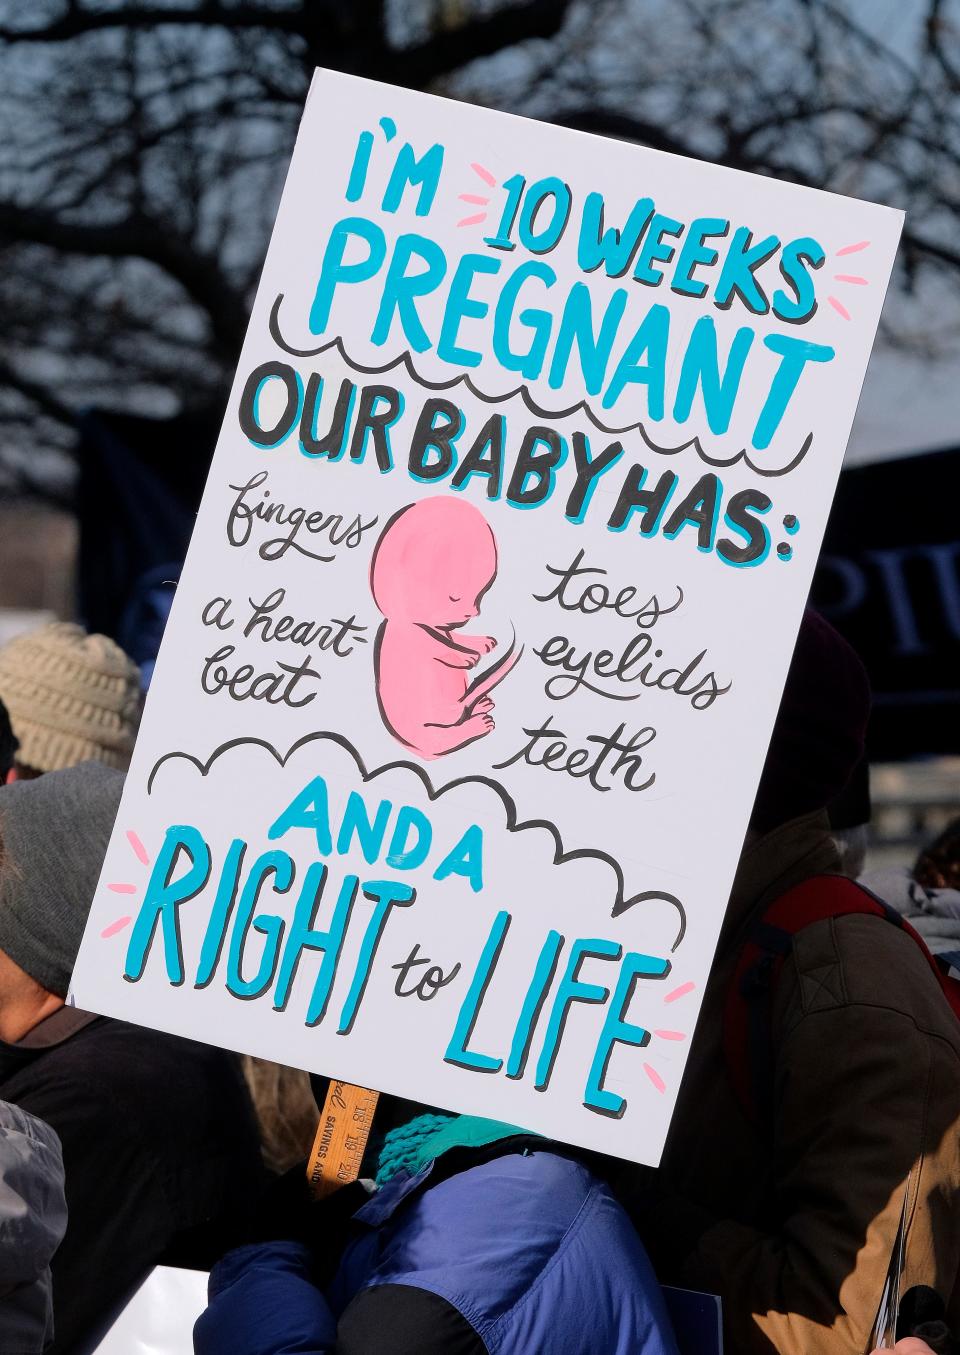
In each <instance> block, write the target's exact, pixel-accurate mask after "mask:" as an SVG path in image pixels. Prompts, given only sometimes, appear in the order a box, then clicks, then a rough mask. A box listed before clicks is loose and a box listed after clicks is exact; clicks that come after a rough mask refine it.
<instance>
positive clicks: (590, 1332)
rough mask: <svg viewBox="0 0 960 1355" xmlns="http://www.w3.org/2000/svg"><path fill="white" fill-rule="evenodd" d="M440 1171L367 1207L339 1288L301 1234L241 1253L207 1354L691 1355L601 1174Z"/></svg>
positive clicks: (554, 1158)
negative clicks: (319, 1275)
mask: <svg viewBox="0 0 960 1355" xmlns="http://www.w3.org/2000/svg"><path fill="white" fill-rule="evenodd" d="M435 1167H436V1164H435V1163H432V1162H431V1163H429V1164H428V1165H427V1166H425V1167H424V1168H423V1170H422V1171H420V1172H418V1173H417V1174H416V1175H415V1176H408V1175H406V1174H403V1173H402V1174H401V1175H399V1176H397V1177H394V1179H393V1180H391V1181H390V1182H388V1184H387V1185H386V1186H384V1187H383V1188H382V1189H381V1190H380V1191H378V1192H377V1194H376V1195H374V1196H373V1197H372V1198H371V1199H370V1200H369V1201H368V1202H367V1203H366V1204H365V1205H363V1207H362V1208H361V1209H360V1210H359V1211H358V1212H357V1214H356V1215H355V1216H354V1217H355V1222H357V1223H359V1224H362V1225H363V1231H362V1233H361V1234H360V1236H359V1237H357V1238H356V1239H355V1240H354V1241H353V1242H351V1244H350V1245H349V1246H348V1248H347V1249H346V1251H345V1253H344V1256H343V1258H342V1261H341V1264H340V1268H339V1270H338V1272H337V1275H336V1278H335V1280H334V1282H333V1284H332V1286H331V1287H330V1289H329V1290H328V1291H327V1293H326V1294H323V1293H321V1292H320V1290H319V1289H317V1288H316V1287H315V1286H314V1284H313V1283H312V1282H311V1279H310V1264H311V1257H310V1253H309V1252H308V1250H307V1249H306V1248H305V1247H302V1246H300V1245H299V1244H297V1243H294V1242H273V1243H269V1244H266V1245H261V1246H252V1247H242V1248H240V1249H239V1250H237V1251H234V1252H231V1253H230V1254H229V1255H227V1256H226V1257H225V1258H224V1259H223V1260H222V1261H221V1262H220V1263H219V1265H217V1266H216V1267H215V1269H214V1271H213V1274H212V1275H211V1277H210V1306H209V1307H208V1309H207V1311H206V1312H205V1313H204V1314H203V1316H202V1317H201V1318H200V1320H199V1321H198V1323H197V1325H196V1328H195V1331H194V1343H195V1350H196V1355H333V1352H337V1355H387V1352H389V1355H427V1352H430V1351H433V1350H436V1351H445V1352H450V1355H461V1352H462V1355H474V1352H476V1355H480V1353H481V1352H486V1353H487V1355H676V1346H675V1344H674V1339H673V1334H672V1331H671V1329H670V1324H669V1320H668V1318H667V1316H666V1312H665V1309H664V1304H663V1299H662V1296H661V1293H660V1288H659V1286H658V1284H657V1282H656V1279H655V1278H654V1275H653V1271H652V1270H651V1267H650V1263H649V1261H648V1260H647V1257H646V1254H645V1252H644V1250H643V1248H642V1246H641V1245H640V1241H639V1239H638V1237H637V1235H636V1233H635V1231H634V1229H633V1227H632V1225H631V1224H630V1222H629V1220H628V1218H627V1216H626V1214H625V1213H624V1212H623V1210H622V1209H621V1207H620V1206H619V1204H617V1202H616V1200H615V1199H614V1198H613V1196H612V1195H611V1193H610V1191H609V1189H608V1188H607V1186H606V1185H605V1184H604V1183H603V1182H601V1181H600V1180H598V1179H597V1178H596V1177H595V1176H594V1175H593V1174H592V1173H591V1172H590V1171H589V1170H588V1169H587V1168H586V1167H584V1166H583V1165H582V1164H580V1163H579V1162H576V1161H574V1160H571V1159H570V1158H567V1157H563V1156H560V1155H559V1154H557V1153H554V1152H551V1151H540V1150H535V1151H529V1150H528V1151H527V1152H524V1153H521V1152H516V1151H514V1152H508V1153H505V1154H503V1155H501V1156H498V1157H495V1158H493V1159H492V1160H491V1161H487V1162H483V1163H481V1164H479V1165H477V1166H472V1167H470V1168H469V1169H468V1170H466V1171H461V1172H458V1173H457V1174H455V1175H452V1176H448V1177H447V1178H446V1179H442V1180H438V1181H436V1183H435V1184H431V1183H430V1177H431V1175H432V1174H434V1172H435ZM404 1202H405V1203H404ZM401 1204H403V1205H404V1207H403V1208H400V1206H401ZM448 1322H449V1325H448ZM444 1333H446V1335H444Z"/></svg>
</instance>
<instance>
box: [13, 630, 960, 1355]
mask: <svg viewBox="0 0 960 1355" xmlns="http://www.w3.org/2000/svg"><path fill="white" fill-rule="evenodd" d="M140 685H141V684H140V678H139V674H138V671H137V668H136V666H135V665H134V664H133V663H132V662H131V661H130V660H129V659H128V658H127V657H126V655H125V654H124V653H123V652H122V651H121V650H120V649H119V648H118V647H117V646H116V645H115V644H114V643H113V642H112V641H110V640H109V639H107V638H106V637H104V636H96V635H87V634H85V633H84V632H83V631H82V630H81V629H80V628H79V627H76V626H71V625H66V624H56V625H52V626H48V627H45V628H43V629H41V630H40V631H37V632H35V633H32V634H27V635H25V636H22V637H19V638H17V639H16V640H14V641H11V642H9V643H8V644H7V645H6V646H4V647H3V648H0V703H2V704H0V784H2V789H0V1350H3V1351H4V1352H8V1355H13V1352H16V1355H39V1353H40V1352H42V1351H52V1352H55V1355H69V1352H70V1351H71V1350H72V1349H74V1348H75V1347H76V1346H77V1344H78V1343H79V1342H81V1341H83V1340H88V1341H89V1339H90V1338H91V1335H92V1334H93V1333H95V1332H96V1331H97V1329H98V1328H99V1327H101V1326H102V1325H103V1324H104V1323H105V1322H107V1321H108V1320H109V1318H110V1316H111V1314H112V1313H113V1312H115V1311H116V1309H117V1307H118V1305H120V1304H122V1302H123V1300H124V1297H125V1296H126V1295H127V1294H128V1293H129V1292H130V1291H131V1289H132V1288H133V1287H134V1286H135V1285H136V1284H137V1283H138V1282H139V1281H140V1279H141V1278H142V1277H143V1276H144V1275H145V1274H146V1273H147V1272H148V1271H149V1270H150V1268H151V1267H152V1266H154V1265H155V1264H157V1263H161V1262H162V1263H167V1264H173V1265H182V1266H189V1267H194V1268H198V1269H204V1270H209V1271H210V1272H211V1273H210V1281H209V1304H208V1307H207V1309H206V1311H205V1312H204V1314H203V1315H202V1316H201V1318H200V1319H199V1321H198V1323H197V1325H196V1328H195V1332H194V1346H195V1351H196V1353H197V1355H289V1353H290V1352H294V1351H296V1352H298V1355H321V1353H324V1355H326V1353H327V1352H329V1353H330V1355H333V1352H337V1353H338V1355H387V1352H389V1355H433V1353H434V1352H438V1353H439V1352H451V1355H512V1353H516V1355H537V1353H538V1352H541V1353H542V1355H692V1353H691V1352H689V1351H688V1350H685V1349H680V1348H679V1347H678V1345H677V1340H676V1338H675V1335H674V1331H673V1328H672V1326H671V1321H670V1317H669V1315H668V1310H667V1306H666V1305H665V1302H664V1297H663V1293H662V1289H661V1286H663V1285H673V1286H679V1287H682V1288H685V1289H688V1290H689V1289H694V1290H700V1291H705V1292H707V1293H710V1294H716V1295H719V1296H720V1298H721V1301H722V1311H723V1326H724V1336H725V1342H726V1345H725V1349H726V1351H727V1352H728V1355H866V1352H867V1351H868V1350H869V1349H870V1346H871V1344H872V1343H873V1340H874V1339H875V1340H877V1341H879V1339H880V1338H881V1337H882V1336H883V1335H884V1333H883V1332H882V1331H879V1330H878V1329H877V1320H878V1313H879V1311H880V1309H881V1299H882V1295H883V1293H884V1289H885V1285H886V1282H887V1280H888V1276H889V1275H891V1273H893V1274H895V1278H896V1281H897V1283H898V1284H899V1288H900V1291H901V1294H902V1299H901V1303H900V1323H899V1326H898V1329H897V1331H896V1334H895V1337H896V1339H897V1344H896V1347H895V1348H896V1350H897V1351H898V1352H899V1353H900V1355H931V1352H935V1353H936V1355H945V1353H948V1352H951V1351H952V1352H956V1351H957V1350H958V1349H960V1346H958V1345H957V1343H956V1334H957V1333H960V1003H958V999H957V997H956V992H957V989H956V988H955V987H954V984H955V983H956V980H955V979H954V977H953V967H954V966H956V969H957V970H958V971H960V820H958V821H957V823H956V824H954V825H952V827H951V828H949V829H948V830H947V831H946V832H945V833H944V834H943V835H942V836H941V838H940V839H938V841H937V842H936V843H934V844H932V845H931V846H930V847H929V848H928V849H926V850H925V851H924V852H923V853H922V854H921V857H920V859H919V860H918V861H917V863H916V865H915V867H914V869H913V870H912V871H901V872H886V873H883V874H881V875H875V876H871V877H869V878H867V879H866V880H864V881H861V882H855V881H854V879H853V878H852V876H853V875H854V874H856V872H857V870H858V869H859V864H861V863H859V862H857V861H856V856H857V852H856V850H851V846H852V844H853V845H855V844H856V842H857V840H858V838H857V834H856V832H851V829H856V828H857V827H858V826H859V825H857V824H855V823H854V824H850V823H849V822H847V823H841V820H840V818H839V816H838V811H837V810H836V806H837V805H838V803H840V801H841V800H842V798H843V796H844V794H845V793H847V792H848V791H849V787H850V785H851V783H852V781H853V780H854V779H855V778H856V777H857V776H858V774H860V772H861V771H862V768H863V765H864V762H863V759H864V741H865V732H866V725H867V717H868V714H869V706H870V697H869V688H868V684H867V680H866V675H865V673H864V670H863V668H862V665H861V664H860V661H859V660H858V658H857V657H856V655H855V654H854V653H853V651H852V650H851V649H850V647H849V646H848V645H847V644H846V642H845V641H843V640H842V639H841V638H840V636H839V635H838V634H837V633H836V632H835V631H834V630H833V629H832V628H831V627H830V626H829V625H827V623H826V622H825V621H823V620H822V619H821V618H820V617H818V616H816V615H815V614H814V613H812V612H807V614H806V615H805V617H804V621H803V625H802V627H801V631H800V635H799V639H798V642H797V647H796V651H795V654H794V659H793V663H792V666H791V669H790V674H789V677H788V681H787V686H786V689H785V692H784V697H783V701H782V704H781V708H780V714H779V717H778V720H777V723H776V726H775V729H774V733H773V737H772V740H771V743H770V748H769V752H768V755H767V759H766V764H765V768H764V772H763V776H762V779H761V782H760V786H759V789H758V792H757V796H756V802H755V804H754V807H753V813H752V817H751V823H750V829H749V831H748V834H747V838H746V841H745V844H744V848H743V853H742V856H741V860H740V866H739V870H738V872H737V876H736V880H735V883H734V887H733V891H732V895H731V899H730V903H729V906H728V910H727V915H726V921H725V923H724V927H723V931H722V934H721V938H720V942H719V946H718V949H717V954H716V959H715V963H714V966H713V970H712V974H711V978H710V982H709V984H708V987H707V991H706V993H705V996H704V1002H703V1007H702V1012H701V1017H700V1021H699V1025H698V1027H697V1032H696V1036H695V1039H694V1041H693V1045H692V1049H691V1053H690V1059H689V1063H688V1067H687V1071H686V1073H685V1076H684V1081H683V1086H682V1089H681V1093H680V1099H679V1102H678V1106H677V1112H676V1114H675V1117H674V1120H673V1127H672V1129H671V1132H670V1136H669V1138H668V1142H667V1146H666V1151H665V1153H664V1157H663V1161H662V1163H661V1165H660V1167H659V1168H658V1169H656V1170H652V1169H646V1168H638V1167H636V1166H633V1165H631V1164H626V1163H623V1162H618V1161H614V1160H612V1159H609V1158H600V1157H598V1156H597V1155H595V1154H591V1153H588V1152H586V1151H583V1150H578V1149H574V1148H570V1147H568V1146H565V1145H563V1144H560V1143H555V1142H551V1141H547V1140H545V1139H543V1138H542V1137H539V1136H537V1135H534V1134H530V1133H526V1132H524V1131H523V1130H522V1128H519V1127H517V1126H512V1125H506V1124H501V1123H498V1122H494V1121H491V1120H483V1119H478V1118H476V1117H473V1116H466V1115H451V1114H446V1113H442V1112H438V1111H437V1110H436V1109H434V1108H432V1107H429V1106H421V1105H416V1104H413V1103H411V1102H406V1101H399V1100H397V1099H395V1098H389V1097H382V1098H381V1102H380V1106H379V1108H378V1112H377V1118H376V1122H375V1130H374V1133H373V1134H372V1135H371V1139H370V1142H369V1144H368V1148H367V1153H366V1157H365V1160H364V1163H363V1167H362V1170H361V1174H360V1175H361V1178H362V1179H361V1180H360V1181H357V1182H356V1183H354V1184H353V1185H351V1186H348V1187H345V1188H343V1189H341V1190H339V1191H337V1192H335V1193H334V1194H333V1195H332V1196H331V1197H330V1198H329V1199H325V1200H322V1201H321V1200H317V1199H316V1198H314V1197H313V1195H312V1194H311V1192H310V1189H309V1187H308V1183H307V1176H306V1171H305V1164H304V1163H297V1164H295V1165H294V1166H293V1167H292V1168H290V1169H289V1170H288V1171H287V1172H285V1173H283V1174H278V1173H276V1172H273V1171H271V1170H270V1169H269V1167H268V1165H267V1161H266V1160H265V1154H264V1147H265V1142H264V1132H263V1123H264V1120H265V1119H269V1111H270V1107H269V1106H265V1105H264V1104H263V1101H264V1095H263V1089H262V1087H261V1088H260V1090H259V1091H258V1093H257V1100H258V1101H259V1102H260V1104H259V1105H256V1106H255V1105H254V1103H253V1099H252V1098H251V1095H250V1082H249V1081H248V1080H246V1079H245V1078H244V1074H243V1069H242V1067H241V1064H240V1062H239V1061H238V1059H237V1058H236V1056H234V1055H232V1054H230V1053H228V1052H226V1051H223V1050H220V1049H217V1048H215V1047H212V1046H209V1045H203V1044H197V1043H193V1042H191V1041H188V1040H184V1039H180V1038H177V1037H174V1036H171V1035H166V1034H162V1033H159V1032H156V1031H152V1030H148V1029H146V1028H142V1027H139V1026H133V1025H129V1024H127V1023H125V1022H121V1021H117V1020H114V1019H111V1018H107V1017H101V1016H96V1015H92V1014H89V1013H86V1012H83V1011H80V1010H79V1009H78V1008H76V1007H75V1006H72V1005H70V1004H69V1002H68V993H69V987H70V977H71V972H72V968H73V964H74V961H75V958H76V954H77V951H78V948H79V945H80V939H81V936H82V934H83V930H84V925H85V921H86V916H87V912H88V909H89V904H90V901H91V899H92V897H93V894H94V891H95V889H96V885H97V880H98V874H99V868H100V864H101V861H102V858H103V855H104V852H105V849H106V844H107V840H108V838H109V835H110V831H111V829H112V825H113V820H114V818H115V816H116V812H117V807H118V803H119V797H120V792H121V788H122V784H123V776H124V770H125V768H126V766H127V764H128V761H129V757H130V753H131V750H132V747H133V743H134V739H135V735H136V728H137V721H138V715H139V708H140ZM866 812H867V811H866V810H864V813H866ZM864 885H866V886H867V887H866V888H865V887H864ZM265 1085H267V1086H269V1087H271V1088H272V1089H273V1092H274V1093H275V1092H276V1087H277V1084H276V1082H272V1083H267V1084H265ZM314 1086H315V1094H316V1097H317V1100H318V1104H321V1105H322V1103H323V1098H324V1095H325V1091H326V1084H325V1082H324V1080H323V1079H321V1078H316V1079H314ZM306 1146H307V1145H304V1150H305V1149H306ZM268 1156H269V1155H268ZM951 1333H953V1335H952V1334H951ZM891 1339H894V1338H893V1337H892V1338H891ZM697 1355H701V1353H700V1352H697Z"/></svg>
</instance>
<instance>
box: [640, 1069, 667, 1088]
mask: <svg viewBox="0 0 960 1355" xmlns="http://www.w3.org/2000/svg"><path fill="white" fill-rule="evenodd" d="M643 1071H644V1072H645V1073H646V1075H647V1077H648V1078H649V1079H650V1081H651V1082H652V1083H653V1085H654V1086H655V1087H656V1089H657V1091H658V1092H665V1091H666V1090H667V1084H666V1083H665V1082H664V1080H663V1078H662V1077H661V1076H660V1074H659V1073H658V1072H657V1070H656V1068H654V1067H653V1065H652V1064H649V1063H645V1064H644V1065H643Z"/></svg>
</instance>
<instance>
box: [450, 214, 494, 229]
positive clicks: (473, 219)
mask: <svg viewBox="0 0 960 1355" xmlns="http://www.w3.org/2000/svg"><path fill="white" fill-rule="evenodd" d="M486 219H487V214H486V212H477V214H476V216H465V217H462V218H461V219H460V220H459V221H458V222H457V225H458V226H478V225H479V224H480V222H481V221H486Z"/></svg>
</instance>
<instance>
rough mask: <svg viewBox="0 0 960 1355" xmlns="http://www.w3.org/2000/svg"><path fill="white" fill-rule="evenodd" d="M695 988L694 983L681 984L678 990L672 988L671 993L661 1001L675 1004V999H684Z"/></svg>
mask: <svg viewBox="0 0 960 1355" xmlns="http://www.w3.org/2000/svg"><path fill="white" fill-rule="evenodd" d="M696 986H697V985H696V984H695V983H681V985H680V987H679V988H674V990H673V992H672V993H668V994H667V996H666V997H665V998H664V999H663V1000H664V1002H676V1000H677V998H680V997H686V996H687V994H688V993H692V992H693V990H694V988H696Z"/></svg>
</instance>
